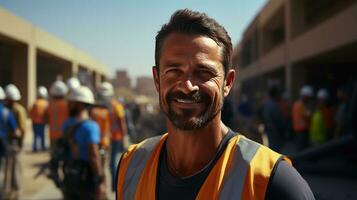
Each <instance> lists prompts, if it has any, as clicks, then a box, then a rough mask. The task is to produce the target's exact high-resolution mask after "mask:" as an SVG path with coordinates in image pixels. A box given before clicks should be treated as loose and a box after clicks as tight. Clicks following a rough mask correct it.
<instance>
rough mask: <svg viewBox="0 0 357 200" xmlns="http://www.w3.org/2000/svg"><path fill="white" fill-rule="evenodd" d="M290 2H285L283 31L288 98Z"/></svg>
mask: <svg viewBox="0 0 357 200" xmlns="http://www.w3.org/2000/svg"><path fill="white" fill-rule="evenodd" d="M291 5H292V0H288V1H285V6H284V12H285V15H284V16H285V19H284V26H285V27H284V30H285V41H284V43H285V44H284V48H285V51H284V53H285V55H284V59H285V70H284V71H285V90H286V92H287V94H288V96H289V97H291V96H292V82H293V80H292V78H293V76H292V63H291V60H290V56H289V48H290V41H291V40H292V23H291V22H292V6H291Z"/></svg>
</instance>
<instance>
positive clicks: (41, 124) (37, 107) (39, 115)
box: [30, 86, 48, 152]
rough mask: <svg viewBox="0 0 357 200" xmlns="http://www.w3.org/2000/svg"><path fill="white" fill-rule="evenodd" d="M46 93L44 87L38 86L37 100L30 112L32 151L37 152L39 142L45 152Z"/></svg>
mask: <svg viewBox="0 0 357 200" xmlns="http://www.w3.org/2000/svg"><path fill="white" fill-rule="evenodd" d="M47 98H48V92H47V89H46V87H44V86H40V87H38V89H37V99H36V101H35V103H34V104H33V106H32V108H31V110H30V118H31V120H32V128H33V133H34V138H33V145H32V150H33V151H34V152H36V151H37V150H38V147H37V143H38V140H40V143H41V149H42V150H43V151H44V150H46V140H45V126H46V123H47V113H48V111H47V109H48V101H47Z"/></svg>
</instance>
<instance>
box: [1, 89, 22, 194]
mask: <svg viewBox="0 0 357 200" xmlns="http://www.w3.org/2000/svg"><path fill="white" fill-rule="evenodd" d="M4 99H5V92H4V90H3V89H2V87H0V174H3V166H2V163H3V161H4V159H5V157H6V155H7V153H8V152H7V151H8V150H7V143H8V138H10V137H13V136H14V135H16V134H17V133H18V131H17V124H16V119H15V116H14V114H13V113H12V111H10V110H9V109H8V108H6V107H5V106H4V104H3V101H4ZM0 182H1V183H4V179H1V180H0ZM2 195H3V194H1V193H0V199H3V198H2Z"/></svg>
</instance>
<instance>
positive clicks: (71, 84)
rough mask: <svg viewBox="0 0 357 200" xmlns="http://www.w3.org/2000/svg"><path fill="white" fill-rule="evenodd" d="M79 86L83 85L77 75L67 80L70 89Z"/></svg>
mask: <svg viewBox="0 0 357 200" xmlns="http://www.w3.org/2000/svg"><path fill="white" fill-rule="evenodd" d="M79 86H81V83H80V82H79V80H78V79H77V78H76V77H71V78H69V79H68V80H67V87H68V90H69V91H71V90H73V89H75V88H78V87H79Z"/></svg>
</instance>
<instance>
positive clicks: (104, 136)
mask: <svg viewBox="0 0 357 200" xmlns="http://www.w3.org/2000/svg"><path fill="white" fill-rule="evenodd" d="M90 117H91V118H92V119H93V120H94V121H95V122H97V123H98V125H99V129H100V142H99V152H100V156H101V161H102V165H103V166H104V165H105V161H106V159H107V157H108V152H109V148H110V114H109V109H108V107H107V105H106V103H105V100H104V99H103V98H102V96H101V95H100V93H99V94H98V97H97V104H96V105H95V106H93V107H92V108H91V110H90Z"/></svg>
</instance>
